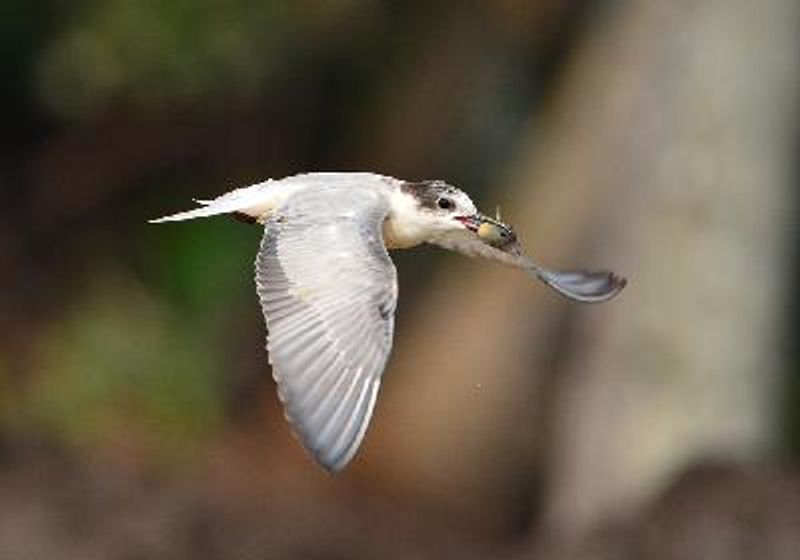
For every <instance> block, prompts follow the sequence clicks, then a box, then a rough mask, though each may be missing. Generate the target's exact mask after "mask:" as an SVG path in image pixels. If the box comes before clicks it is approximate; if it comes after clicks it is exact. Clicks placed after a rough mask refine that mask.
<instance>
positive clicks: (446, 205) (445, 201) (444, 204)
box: [436, 198, 455, 210]
mask: <svg viewBox="0 0 800 560" xmlns="http://www.w3.org/2000/svg"><path fill="white" fill-rule="evenodd" d="M436 204H438V205H439V208H441V209H442V210H450V209H452V208H453V206H455V204H453V201H452V200H450V199H449V198H440V199H439V200H437V201H436Z"/></svg>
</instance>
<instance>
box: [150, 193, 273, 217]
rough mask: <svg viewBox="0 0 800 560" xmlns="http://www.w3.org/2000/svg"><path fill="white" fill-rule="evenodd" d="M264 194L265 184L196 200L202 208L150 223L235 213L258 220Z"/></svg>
mask: <svg viewBox="0 0 800 560" xmlns="http://www.w3.org/2000/svg"><path fill="white" fill-rule="evenodd" d="M263 193H264V189H263V183H261V184H258V185H253V186H250V187H244V188H241V189H236V190H235V191H231V192H229V193H226V194H223V195H222V196H219V197H217V198H215V199H213V200H199V199H195V200H194V201H195V202H196V203H197V204H200V208H195V209H194V210H187V211H185V212H178V213H177V214H171V215H169V216H164V217H163V218H156V219H154V220H149V222H150V223H151V224H160V223H163V222H182V221H183V220H193V219H195V218H208V217H209V216H219V215H220V214H233V213H243V214H246V215H248V216H251V217H253V218H256V219H257V218H258V217H259V216H260V214H261V212H262V208H261V206H262V205H263V204H262V203H263V200H262V199H263Z"/></svg>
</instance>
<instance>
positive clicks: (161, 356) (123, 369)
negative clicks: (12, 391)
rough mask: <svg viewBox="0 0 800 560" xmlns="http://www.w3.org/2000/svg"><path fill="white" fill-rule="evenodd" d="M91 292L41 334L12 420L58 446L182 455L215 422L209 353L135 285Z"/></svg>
mask: <svg viewBox="0 0 800 560" xmlns="http://www.w3.org/2000/svg"><path fill="white" fill-rule="evenodd" d="M99 286H102V288H100V289H98V290H93V289H90V290H88V291H87V292H86V297H85V298H84V299H83V301H80V302H79V303H78V304H77V305H76V307H75V308H73V309H72V311H71V312H70V313H69V314H68V316H67V317H66V318H64V320H63V321H59V322H56V323H55V324H54V326H53V329H52V331H51V332H50V333H49V336H44V337H42V343H41V347H40V348H39V351H38V359H39V361H40V364H39V367H37V368H36V370H37V371H38V372H39V373H38V375H37V377H36V378H35V379H34V380H33V382H32V383H31V384H30V386H29V389H28V391H27V395H26V396H25V397H24V398H23V399H21V400H20V401H19V402H18V407H19V409H18V410H16V411H15V414H14V416H15V417H17V418H20V419H21V420H20V421H22V422H30V423H32V424H34V425H35V426H37V427H38V429H40V430H43V431H44V432H45V433H47V434H49V435H50V436H51V437H54V438H56V439H57V440H59V441H61V442H62V443H65V444H67V445H78V446H84V447H91V446H95V445H102V446H109V445H110V446H123V447H127V446H128V445H131V444H133V446H134V447H135V446H137V445H144V446H146V447H150V448H152V450H153V451H154V452H156V453H158V452H159V451H160V452H162V453H168V454H174V453H176V452H177V453H180V452H181V450H187V449H190V448H191V447H192V445H193V444H195V443H197V442H200V441H202V440H203V439H204V438H206V437H208V436H210V435H211V434H212V433H213V432H214V431H215V430H216V429H217V427H218V426H219V424H220V421H221V418H222V398H221V397H222V396H223V395H222V394H221V388H222V383H221V380H220V379H219V378H218V369H217V368H216V367H215V365H216V364H217V363H218V361H219V360H218V357H217V355H216V354H215V350H214V349H213V348H209V346H208V345H204V344H203V343H202V342H201V337H202V329H200V330H198V329H196V328H186V324H185V322H183V321H181V320H179V319H178V318H177V317H170V316H169V314H168V312H167V311H166V310H165V308H164V307H163V306H162V305H160V304H159V303H158V302H156V301H154V300H153V299H152V298H150V297H149V296H148V295H147V294H146V293H144V292H143V291H142V290H141V289H139V288H138V287H137V286H130V285H121V284H120V283H119V282H117V283H115V282H114V280H113V279H110V278H108V276H107V275H104V277H103V281H102V282H101V283H99ZM121 440H122V441H121ZM126 440H130V441H126Z"/></svg>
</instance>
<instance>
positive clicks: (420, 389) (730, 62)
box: [375, 0, 800, 536]
mask: <svg viewBox="0 0 800 560" xmlns="http://www.w3.org/2000/svg"><path fill="white" fill-rule="evenodd" d="M798 12H800V5H798V4H797V2H795V1H794V0H770V1H767V2H761V3H754V2H747V1H745V0H735V1H729V2H722V1H721V0H716V1H709V2H702V3H701V2H674V3H665V2H662V3H653V2H644V1H639V2H636V1H629V2H618V3H613V4H611V5H608V6H607V11H606V12H605V14H604V16H603V17H602V18H600V19H598V20H597V21H596V25H595V27H594V28H592V29H591V30H590V33H589V35H588V36H587V38H586V41H585V42H584V43H583V44H582V45H581V46H580V47H579V48H578V49H577V51H576V52H575V55H574V58H573V59H572V60H571V62H570V64H569V65H568V67H567V71H566V73H565V74H564V76H563V77H562V79H561V81H560V84H559V86H558V88H557V91H556V93H557V95H555V96H554V97H553V100H552V104H551V107H549V111H548V113H547V115H548V119H547V122H544V123H542V122H540V121H539V122H537V123H536V130H535V133H534V131H533V126H532V127H531V128H532V132H531V137H530V141H529V142H527V144H526V145H524V146H522V149H521V150H520V152H519V153H518V154H517V155H516V163H514V162H512V164H511V166H510V171H509V175H508V177H506V178H504V180H503V181H502V184H504V185H508V188H506V189H505V190H503V191H500V192H504V193H505V194H504V195H503V196H502V197H499V200H500V201H503V200H506V201H513V203H514V204H513V208H512V207H511V206H510V205H509V210H510V211H509V212H507V215H506V216H505V217H506V218H507V219H508V220H509V221H511V222H512V223H515V224H516V225H517V227H518V230H519V232H520V234H521V235H522V237H523V239H527V240H528V241H529V243H528V246H529V249H530V251H531V253H532V254H533V255H534V256H537V257H538V258H540V259H541V260H542V261H543V262H544V263H546V264H548V265H552V266H554V267H560V268H564V269H566V268H570V267H584V266H585V267H597V266H609V267H611V268H614V269H616V270H618V271H621V272H623V273H626V274H628V275H629V276H630V279H631V285H630V286H629V288H628V290H627V291H626V293H624V294H623V295H622V297H621V298H620V299H619V300H618V301H615V302H613V303H611V304H608V305H604V306H598V307H591V308H590V307H579V306H577V305H575V304H572V303H568V302H564V301H560V300H558V299H557V298H555V297H553V296H552V295H551V294H550V293H548V292H546V291H545V290H544V288H541V287H539V286H534V285H531V284H530V281H529V280H527V279H526V278H524V277H523V276H522V275H521V274H518V273H516V272H514V271H510V270H505V269H501V268H498V267H496V266H492V265H489V264H485V263H475V262H466V261H464V262H456V261H453V266H452V268H451V270H450V272H449V273H448V274H445V275H442V276H441V277H439V278H438V279H437V282H436V285H433V286H431V287H430V290H429V291H428V293H427V295H426V299H425V301H422V302H421V303H420V304H419V305H418V306H416V308H415V310H413V311H414V312H416V316H413V317H411V318H407V319H406V320H405V323H406V325H407V326H406V327H405V329H404V330H405V333H406V336H403V338H401V339H400V341H399V343H398V348H397V350H396V354H395V359H394V361H393V363H392V365H391V371H390V372H389V374H388V375H389V376H390V377H391V376H392V375H393V373H394V372H402V375H403V377H404V378H405V379H404V383H403V385H402V386H400V387H399V388H398V389H397V390H393V391H392V392H386V394H385V395H384V399H385V400H384V402H383V407H384V408H383V410H382V411H380V412H379V415H383V416H384V420H383V421H382V422H381V423H379V424H378V425H377V426H376V427H375V431H376V432H381V431H383V432H384V434H386V435H385V439H386V440H387V441H397V440H398V439H402V438H403V437H405V438H407V441H409V444H408V447H407V448H406V449H405V450H403V449H402V447H401V446H394V447H389V446H386V447H383V448H382V447H380V442H381V440H383V439H384V438H380V437H379V438H376V439H377V443H376V444H375V445H377V446H378V449H377V450H378V452H379V455H381V456H382V457H383V458H384V459H385V461H384V462H385V465H383V467H385V468H383V473H384V475H385V476H387V477H389V478H390V479H392V480H395V481H396V483H397V484H398V487H400V488H402V489H404V490H408V491H414V492H417V493H419V492H424V493H428V494H432V495H433V496H436V498H435V499H436V500H437V501H440V502H443V503H450V504H451V505H452V507H453V508H457V509H461V510H462V511H475V512H476V514H475V515H476V516H480V517H481V518H482V519H497V516H494V517H493V514H503V513H504V512H505V513H507V509H508V507H509V504H515V503H518V502H519V501H520V500H525V499H530V500H533V501H536V497H535V496H533V495H531V496H527V497H526V496H520V495H519V491H520V488H525V487H526V486H525V485H526V484H527V483H530V482H531V481H532V480H533V481H535V480H537V479H536V476H537V475H539V474H542V475H544V476H545V480H546V481H547V484H546V489H547V494H546V496H545V499H544V504H543V505H544V512H545V520H546V522H547V526H548V528H549V529H551V530H553V531H554V532H555V533H557V534H559V535H566V536H577V535H578V534H581V533H583V531H584V530H587V529H590V528H592V527H594V526H596V524H597V523H598V522H599V521H600V520H603V519H608V516H615V515H624V514H626V513H630V512H631V511H632V510H634V509H635V508H637V507H639V506H640V505H642V504H643V503H644V502H645V501H646V500H647V499H649V498H650V497H651V496H652V495H653V494H654V493H655V492H657V491H658V490H659V489H661V488H662V487H663V485H664V484H666V482H667V481H668V480H669V479H670V478H671V477H672V476H674V474H675V473H676V471H677V470H678V469H681V468H682V467H683V466H685V465H687V464H689V463H691V462H692V461H694V460H697V459H699V458H700V457H699V454H700V453H713V454H719V455H720V456H725V457H735V458H748V457H752V456H754V455H757V454H759V453H762V452H764V451H765V450H769V449H770V448H771V447H772V445H773V443H774V442H773V439H772V438H773V434H774V432H775V430H774V425H773V422H774V420H775V418H774V414H773V411H774V408H775V392H776V373H778V372H779V369H780V366H781V361H780V352H779V349H778V334H779V333H778V330H779V328H780V326H781V324H782V322H783V321H784V317H783V316H782V304H783V297H784V296H785V293H786V290H787V286H786V283H785V281H784V278H786V274H787V270H786V259H785V257H786V250H787V245H788V220H789V209H790V207H791V206H792V204H793V202H794V200H793V192H792V188H791V187H792V184H791V180H792V176H791V173H792V171H793V169H792V165H793V159H794V152H793V148H794V147H795V146H794V144H793V142H794V140H795V136H794V134H795V132H796V124H797V114H796V104H797V103H796V102H797V99H798V75H797V73H798V67H797V65H796V53H798V52H800V44H798V43H800V35H799V34H798V33H797V25H796V24H797V21H798V15H800V14H798ZM412 314H413V313H412ZM401 321H403V319H401ZM401 332H402V331H401ZM409 332H410V333H411V334H410V335H408V333H409ZM732 349H735V353H734V352H731V350H732ZM388 382H391V381H388ZM388 416H391V417H393V418H386V417H388ZM410 434H414V435H413V438H412V436H411V435H410ZM403 473H405V474H403ZM408 473H411V474H408ZM504 487H505V488H508V493H506V494H503V493H502V492H500V493H499V494H498V488H501V489H502V488H504ZM420 489H424V490H420ZM504 508H506V509H504Z"/></svg>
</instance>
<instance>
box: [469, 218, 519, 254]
mask: <svg viewBox="0 0 800 560" xmlns="http://www.w3.org/2000/svg"><path fill="white" fill-rule="evenodd" d="M480 218H481V225H480V226H478V231H477V232H476V233H477V234H478V237H479V238H480V239H481V241H483V242H484V243H487V244H489V245H491V246H492V247H494V248H495V249H500V250H506V251H508V250H509V249H510V248H511V247H513V246H515V245H518V241H517V234H516V233H514V228H512V227H511V226H510V225H508V224H504V223H503V222H501V221H500V220H499V219H495V218H490V217H489V216H485V215H483V214H481V215H480Z"/></svg>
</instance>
